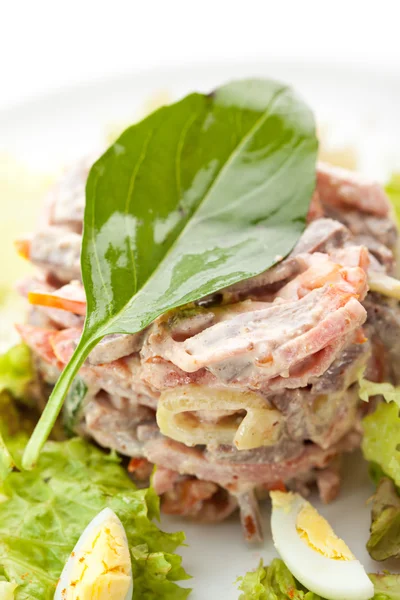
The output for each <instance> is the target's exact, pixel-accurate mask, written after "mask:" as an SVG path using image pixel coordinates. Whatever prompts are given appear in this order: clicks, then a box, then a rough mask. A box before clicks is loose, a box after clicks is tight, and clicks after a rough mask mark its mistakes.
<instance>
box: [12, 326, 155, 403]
mask: <svg viewBox="0 0 400 600" xmlns="http://www.w3.org/2000/svg"><path fill="white" fill-rule="evenodd" d="M17 328H18V331H19V333H20V335H21V337H22V339H23V340H24V341H25V342H26V343H27V344H28V346H29V347H30V348H31V349H32V351H33V352H34V353H35V354H37V355H38V356H39V357H40V358H42V359H43V360H44V361H45V362H46V363H50V364H51V365H53V366H55V367H57V368H58V369H59V370H61V369H62V368H63V366H64V365H65V364H66V363H67V362H68V361H69V360H70V358H71V356H72V353H73V351H74V349H75V347H76V344H77V343H78V340H79V337H80V334H81V330H80V329H63V330H62V331H57V330H54V329H41V328H39V327H33V326H31V325H19V326H18V327H17ZM79 373H80V375H81V377H82V378H83V380H84V381H85V383H86V385H87V386H88V388H90V390H91V393H94V392H96V391H98V390H100V389H104V390H105V391H107V392H108V393H109V394H111V395H112V396H114V395H116V396H120V397H126V398H129V399H131V400H132V401H134V402H139V403H140V404H144V405H146V406H149V407H151V408H156V406H157V398H158V393H156V392H154V391H153V390H152V389H151V388H150V387H149V386H148V385H147V384H146V383H145V382H144V381H143V380H142V379H141V377H140V360H139V356H138V355H137V354H132V355H130V356H129V357H127V358H120V359H118V360H115V361H112V362H109V363H105V364H103V365H98V366H91V365H90V364H88V363H85V365H84V366H83V367H82V368H81V370H80V372H79Z"/></svg>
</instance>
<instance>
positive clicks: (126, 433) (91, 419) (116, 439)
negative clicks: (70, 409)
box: [84, 393, 155, 456]
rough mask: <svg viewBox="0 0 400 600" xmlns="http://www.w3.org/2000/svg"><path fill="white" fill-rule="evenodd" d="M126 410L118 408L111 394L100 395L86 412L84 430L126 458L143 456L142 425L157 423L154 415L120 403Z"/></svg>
mask: <svg viewBox="0 0 400 600" xmlns="http://www.w3.org/2000/svg"><path fill="white" fill-rule="evenodd" d="M119 402H123V406H122V407H120V408H115V406H113V403H112V402H111V400H110V398H109V397H108V394H105V393H100V394H99V395H98V396H96V398H94V399H93V400H91V401H90V402H89V403H88V404H87V405H86V407H85V410H84V430H85V431H86V433H87V434H88V435H90V437H92V438H93V439H94V440H95V441H96V442H97V443H98V444H100V446H103V447H104V448H113V449H114V450H117V452H121V454H124V455H126V456H142V455H143V444H142V443H141V442H139V440H138V438H137V428H138V426H139V425H143V424H144V425H146V424H151V423H153V422H154V421H155V416H154V411H152V410H151V409H149V408H147V407H145V406H140V405H137V404H136V405H135V404H132V403H131V402H129V400H127V399H119Z"/></svg>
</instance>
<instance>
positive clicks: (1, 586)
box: [0, 581, 18, 600]
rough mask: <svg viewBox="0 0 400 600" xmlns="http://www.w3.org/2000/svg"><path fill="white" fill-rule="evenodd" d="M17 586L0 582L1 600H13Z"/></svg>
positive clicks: (7, 582)
mask: <svg viewBox="0 0 400 600" xmlns="http://www.w3.org/2000/svg"><path fill="white" fill-rule="evenodd" d="M17 587H18V585H17V584H16V583H11V582H9V581H0V598H1V600H14V592H15V590H16V589H17Z"/></svg>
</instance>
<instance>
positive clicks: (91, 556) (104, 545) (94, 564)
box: [61, 520, 132, 600]
mask: <svg viewBox="0 0 400 600" xmlns="http://www.w3.org/2000/svg"><path fill="white" fill-rule="evenodd" d="M73 565H74V566H73V568H72V571H71V575H70V583H69V584H68V586H67V587H66V589H63V590H62V591H61V597H62V598H63V600H64V599H65V600H109V599H110V598H113V600H124V599H125V597H126V594H127V593H128V590H129V586H130V583H131V578H132V575H131V563H130V556H129V549H128V547H127V544H126V540H125V537H124V534H123V531H121V526H120V525H119V524H118V523H117V522H115V521H112V520H109V521H106V522H104V523H103V524H102V525H101V527H100V528H98V529H97V530H95V531H94V532H93V536H90V538H89V539H88V541H87V542H86V543H85V544H84V545H83V546H82V547H81V548H80V550H79V552H78V553H77V554H75V556H74V557H73Z"/></svg>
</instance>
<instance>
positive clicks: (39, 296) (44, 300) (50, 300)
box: [28, 292, 86, 315]
mask: <svg viewBox="0 0 400 600" xmlns="http://www.w3.org/2000/svg"><path fill="white" fill-rule="evenodd" d="M28 300H29V302H30V304H35V305H37V306H48V307H49V308H59V309H61V310H66V311H68V312H72V313H75V314H76V315H85V314H86V302H82V301H81V300H71V299H69V298H61V297H60V296H55V295H54V294H49V293H47V292H29V294H28Z"/></svg>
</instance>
